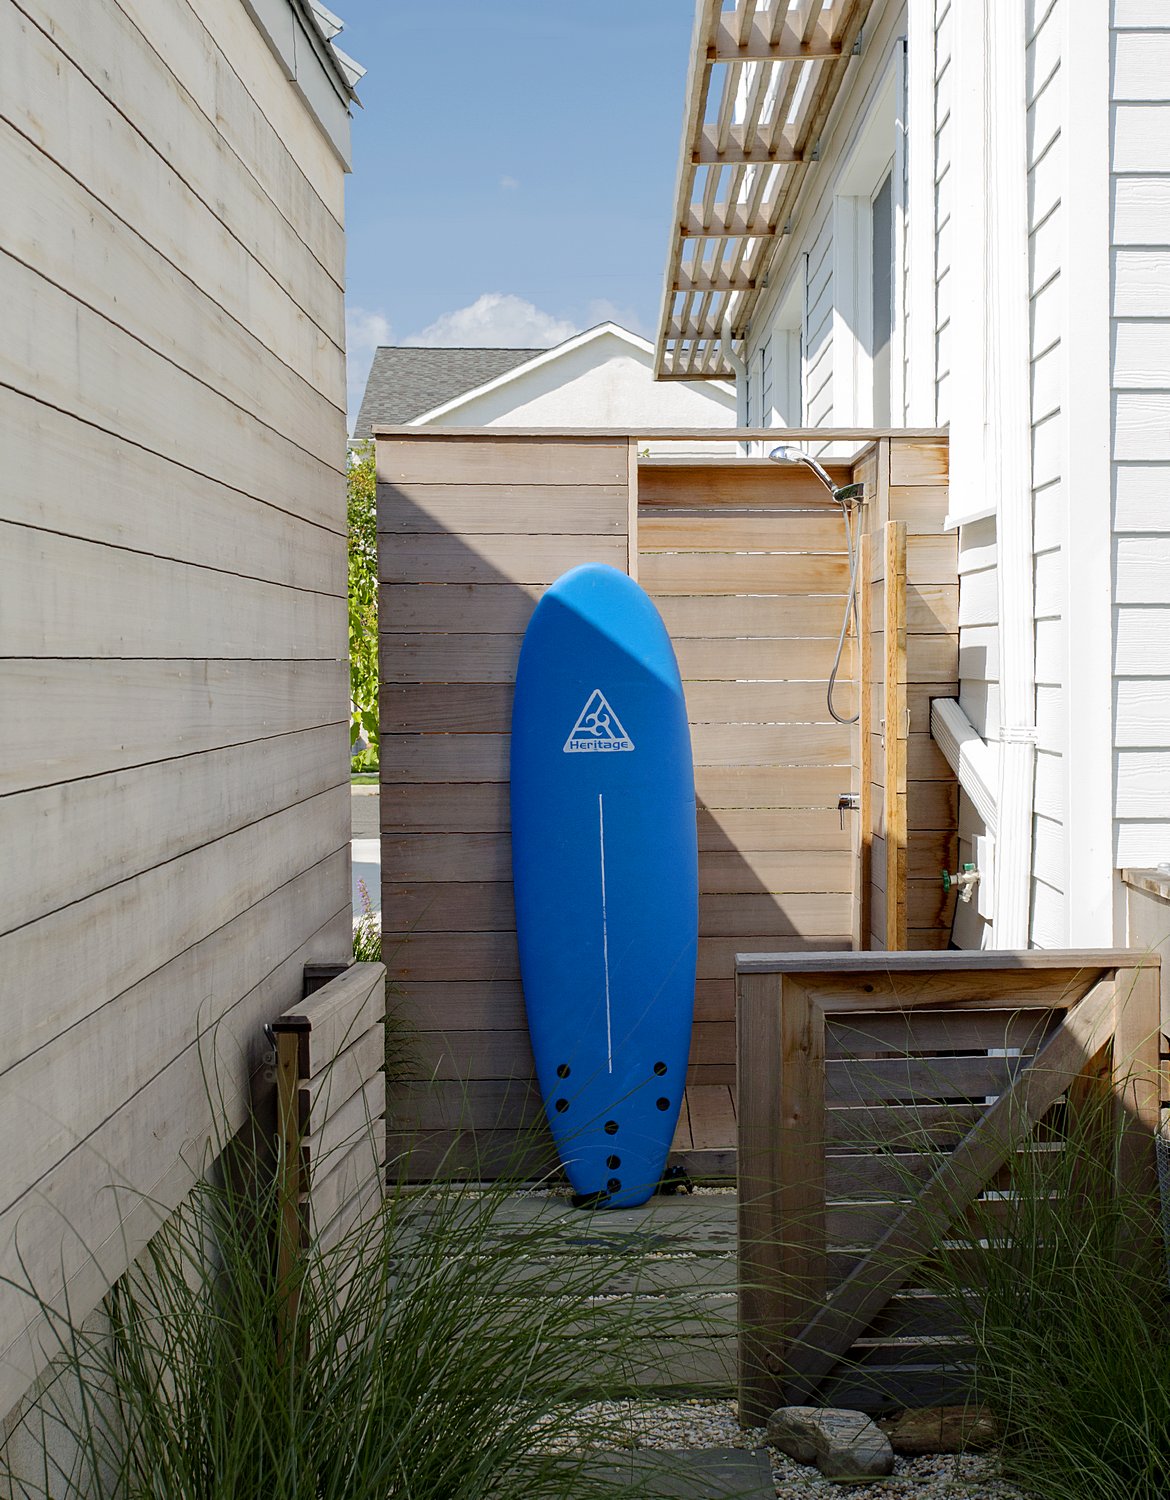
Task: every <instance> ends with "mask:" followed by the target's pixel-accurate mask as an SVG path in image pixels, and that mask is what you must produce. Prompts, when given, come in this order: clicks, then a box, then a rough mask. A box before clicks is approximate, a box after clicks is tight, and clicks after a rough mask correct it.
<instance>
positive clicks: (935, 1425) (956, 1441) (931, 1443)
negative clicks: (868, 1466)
mask: <svg viewBox="0 0 1170 1500" xmlns="http://www.w3.org/2000/svg"><path fill="white" fill-rule="evenodd" d="M878 1426H879V1427H880V1428H881V1429H882V1431H883V1432H884V1433H885V1435H886V1436H887V1437H888V1438H889V1440H890V1442H891V1444H892V1445H893V1448H894V1452H895V1453H977V1452H981V1451H982V1450H984V1449H987V1448H993V1447H994V1446H995V1418H994V1417H993V1416H992V1414H991V1412H990V1411H989V1410H988V1409H987V1407H986V1406H924V1407H917V1408H914V1409H912V1410H908V1411H904V1412H902V1413H901V1414H900V1415H899V1416H897V1417H890V1418H888V1419H887V1420H885V1421H882V1422H879V1423H878Z"/></svg>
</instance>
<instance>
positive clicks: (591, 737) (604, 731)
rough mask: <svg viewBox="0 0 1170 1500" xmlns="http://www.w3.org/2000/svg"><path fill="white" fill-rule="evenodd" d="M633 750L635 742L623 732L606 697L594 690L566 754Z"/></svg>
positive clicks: (565, 749)
mask: <svg viewBox="0 0 1170 1500" xmlns="http://www.w3.org/2000/svg"><path fill="white" fill-rule="evenodd" d="M633 748H634V742H633V740H632V739H631V738H630V737H629V735H628V734H627V733H626V731H625V730H624V729H623V728H622V723H621V720H620V719H619V718H618V716H617V714H615V713H614V711H613V709H612V708H610V706H609V703H608V701H607V699H606V696H605V694H604V693H603V692H602V691H601V689H600V688H594V689H593V691H592V693H590V695H589V698H588V700H587V701H586V703H585V707H584V708H583V709H582V710H581V712H580V714H578V716H577V722H576V723H575V724H574V725H573V728H572V731H571V732H570V734H569V738H568V739H567V740H566V741H565V745H564V753H565V754H566V755H571V754H575V753H577V752H578V751H589V750H632V749H633Z"/></svg>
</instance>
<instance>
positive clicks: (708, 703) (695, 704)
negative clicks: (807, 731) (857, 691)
mask: <svg viewBox="0 0 1170 1500" xmlns="http://www.w3.org/2000/svg"><path fill="white" fill-rule="evenodd" d="M828 686H829V685H828V682H827V681H824V682H688V683H686V684H685V685H684V687H683V692H684V694H685V696H686V701H687V715H688V717H689V719H690V721H691V723H692V724H828V723H831V722H832V720H831V719H830V718H829V711H828V708H827V707H826V702H827V696H828ZM833 701H834V702H835V703H836V704H837V706H838V708H846V709H848V708H851V706H852V704H853V702H854V689H853V684H852V683H850V682H839V683H838V684H837V687H836V689H835V696H834V700H833Z"/></svg>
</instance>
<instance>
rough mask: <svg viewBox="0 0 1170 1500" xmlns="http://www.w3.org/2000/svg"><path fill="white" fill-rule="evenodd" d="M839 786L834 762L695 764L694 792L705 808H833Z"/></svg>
mask: <svg viewBox="0 0 1170 1500" xmlns="http://www.w3.org/2000/svg"><path fill="white" fill-rule="evenodd" d="M844 790H848V788H846V787H843V786H842V773H841V769H840V768H839V767H836V766H828V767H825V766H785V767H781V768H779V769H777V768H775V767H772V766H697V767H696V768H695V796H696V799H697V800H698V802H699V804H700V806H701V807H707V808H733V809H742V808H749V807H751V808H797V807H800V808H817V807H831V808H833V810H834V811H835V810H836V807H837V798H838V796H839V795H840V794H841V792H842V791H844Z"/></svg>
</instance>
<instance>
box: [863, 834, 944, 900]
mask: <svg viewBox="0 0 1170 1500" xmlns="http://www.w3.org/2000/svg"><path fill="white" fill-rule="evenodd" d="M958 857H959V837H958V834H957V833H956V832H955V831H954V830H951V829H948V830H944V831H930V832H926V833H920V834H918V835H917V836H916V837H915V838H914V839H912V840H911V841H910V843H909V845H908V847H907V850H906V874H907V877H908V879H910V880H940V877H941V873H942V871H943V870H953V869H954V868H955V867H956V864H957V862H958ZM885 880H886V841H885V839H882V838H877V839H874V841H873V881H874V884H875V885H876V886H877V887H878V888H879V889H884V888H885Z"/></svg>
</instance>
